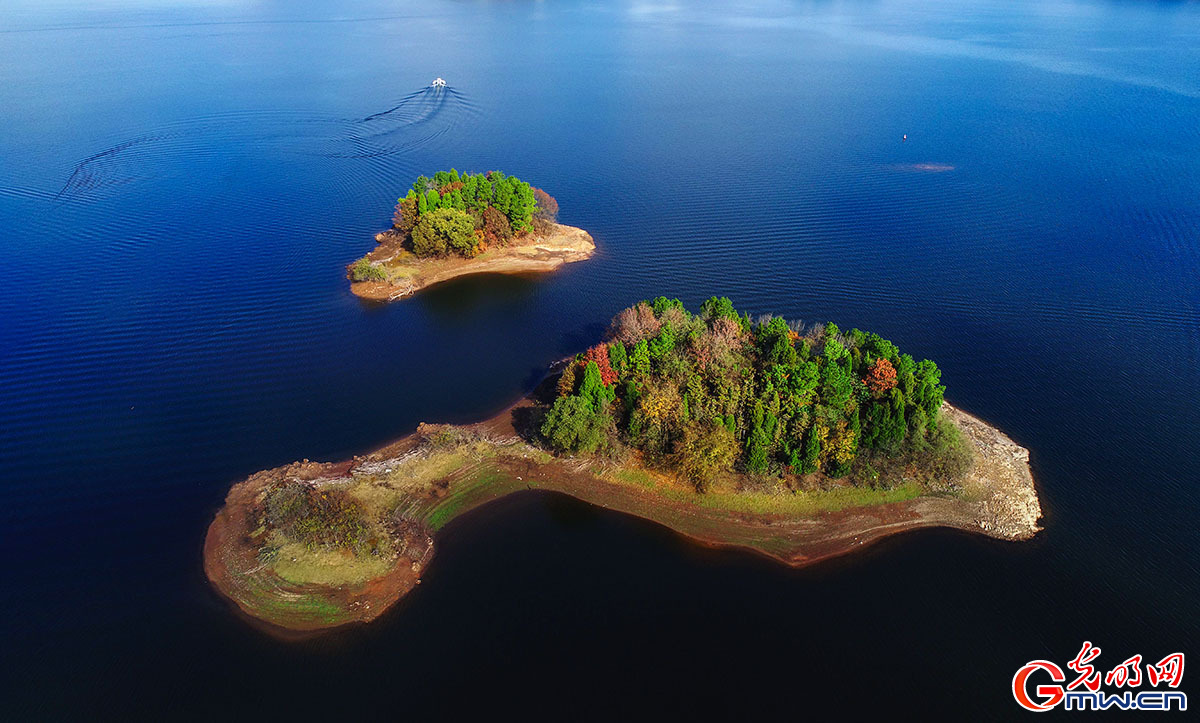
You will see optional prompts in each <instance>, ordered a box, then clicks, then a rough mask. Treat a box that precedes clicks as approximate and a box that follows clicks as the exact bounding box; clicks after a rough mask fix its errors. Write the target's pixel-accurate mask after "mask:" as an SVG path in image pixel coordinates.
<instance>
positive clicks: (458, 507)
mask: <svg viewBox="0 0 1200 723" xmlns="http://www.w3.org/2000/svg"><path fill="white" fill-rule="evenodd" d="M531 407H532V402H530V401H529V400H528V399H524V400H522V401H520V402H519V403H517V404H516V405H514V406H513V407H511V408H509V409H508V410H505V411H504V412H502V413H500V414H499V415H497V416H495V417H493V418H491V419H489V420H486V421H484V422H480V423H477V424H473V425H463V426H458V427H454V426H450V425H421V426H420V427H419V428H418V430H417V431H416V432H414V433H413V434H411V435H408V436H406V437H404V438H402V439H399V440H397V441H396V442H393V443H392V444H389V445H387V446H385V447H383V448H381V449H379V450H376V451H375V452H372V453H370V454H367V455H364V456H361V457H355V458H354V459H352V460H347V461H343V462H340V463H316V462H308V461H304V462H296V463H293V464H291V465H285V466H283V467H278V468H275V469H271V470H265V471H263V472H259V473H257V474H255V475H252V476H251V477H249V478H248V479H246V480H244V481H242V482H239V483H238V484H235V485H234V486H233V488H232V489H231V490H230V491H229V495H228V497H227V499H226V502H225V506H224V507H223V508H222V509H221V510H220V511H219V512H218V513H217V515H216V517H215V519H214V520H213V522H212V525H211V526H210V528H209V531H208V536H207V538H206V541H205V547H204V557H205V572H206V573H207V575H208V578H209V580H210V581H211V582H212V583H213V585H214V586H215V587H216V588H217V590H219V591H220V592H221V593H222V594H223V595H224V596H225V597H227V598H229V599H230V600H231V601H233V602H234V603H235V604H236V605H237V607H238V608H239V609H240V610H241V611H242V612H243V613H245V614H246V615H248V616H250V617H252V618H255V619H258V620H262V621H264V622H266V623H268V624H269V625H268V629H274V628H275V627H277V628H279V629H280V630H279V631H277V632H280V631H316V630H321V629H326V628H331V627H336V626H339V625H343V624H346V623H350V622H367V621H370V620H373V619H374V618H375V617H377V616H378V615H379V614H381V613H382V612H383V611H384V610H386V609H387V608H388V607H390V606H391V605H393V604H394V603H395V602H396V601H397V600H399V599H400V598H402V597H403V596H404V595H405V594H406V593H408V592H409V591H410V590H412V589H413V587H414V586H416V585H418V584H420V576H421V573H422V572H423V571H424V569H425V568H426V567H427V566H428V565H429V564H430V562H431V560H432V559H433V557H434V549H435V547H436V545H435V540H436V535H437V530H439V529H441V528H442V527H443V526H444V525H445V524H446V523H448V522H449V521H450V520H452V519H455V518H457V517H459V516H461V515H462V514H464V513H466V512H468V511H470V510H472V509H475V508H478V507H480V506H482V505H485V504H487V503H488V502H490V501H493V500H495V499H499V498H500V497H503V496H506V495H509V494H512V493H514V492H519V491H523V490H526V489H542V490H551V491H555V492H561V493H564V494H567V495H570V496H572V497H575V498H577V499H579V500H582V501H584V502H587V503H590V504H594V505H597V506H601V507H604V508H606V509H611V510H616V511H618V512H624V513H626V514H631V515H636V516H638V517H641V518H644V519H647V520H650V521H652V522H656V523H658V524H661V525H664V526H665V527H668V528H670V529H672V530H674V531H675V532H677V533H679V534H682V535H684V536H686V537H688V538H690V539H692V540H694V541H696V542H698V543H700V544H703V545H707V546H713V547H724V548H742V549H747V550H751V551H753V552H756V553H759V554H763V555H766V556H768V557H771V558H773V559H775V560H778V561H780V562H782V563H785V564H787V565H791V566H794V567H801V566H805V565H810V564H813V563H816V562H819V561H821V560H825V559H828V558H831V557H835V556H838V555H843V554H846V553H849V552H852V551H854V550H858V549H862V548H864V547H866V546H868V545H869V544H871V543H873V542H875V541H877V540H880V539H883V538H885V537H889V536H892V535H896V534H898V533H902V532H907V531H911V530H916V529H921V528H929V527H950V528H955V529H959V530H964V531H967V532H975V533H979V534H983V535H986V536H989V537H993V538H996V539H1001V540H1025V539H1029V538H1031V537H1033V536H1034V535H1035V534H1036V533H1037V532H1038V531H1039V530H1040V529H1041V528H1040V527H1039V526H1038V524H1037V523H1038V519H1039V518H1040V517H1041V508H1040V504H1039V501H1038V497H1037V491H1036V488H1035V486H1034V481H1033V476H1032V474H1031V472H1030V469H1029V452H1028V450H1026V449H1024V448H1023V447H1020V446H1019V445H1017V444H1016V443H1015V442H1013V441H1012V440H1011V439H1009V438H1008V437H1007V436H1006V435H1004V434H1003V433H1002V432H1000V431H999V430H997V429H995V428H993V427H991V426H989V425H987V424H986V423H984V422H983V421H982V420H979V419H978V418H976V417H973V416H971V415H969V414H967V413H965V412H962V411H961V410H958V409H955V408H954V407H951V406H950V405H949V404H947V405H945V407H944V409H945V412H946V414H947V415H948V417H949V418H950V419H951V420H952V421H953V422H954V423H955V424H956V425H957V426H959V428H960V429H962V430H963V432H964V433H965V434H966V436H967V437H968V438H969V439H970V440H971V441H972V443H973V444H974V445H975V451H976V453H977V455H976V463H975V465H974V467H973V468H972V470H971V471H970V472H969V473H968V475H967V477H966V478H965V479H964V481H963V482H962V484H961V486H960V488H959V489H956V490H953V491H946V492H939V493H926V494H922V495H920V496H918V497H915V498H912V499H905V500H902V501H897V502H887V503H883V504H873V505H869V506H861V507H853V506H850V507H846V508H844V509H834V510H829V511H822V512H819V513H816V514H813V515H804V516H789V515H783V514H769V513H751V512H746V511H737V510H732V509H722V508H719V507H714V506H705V505H704V504H702V503H703V502H704V500H703V499H702V498H701V497H700V496H698V495H695V494H694V493H692V494H691V495H690V496H689V495H688V494H685V493H684V492H682V491H681V490H682V488H678V485H676V483H674V482H672V481H670V480H669V479H667V478H665V477H663V476H661V475H659V474H657V473H655V472H653V471H649V470H644V469H641V468H640V467H637V466H636V464H635V463H630V464H626V465H622V466H613V465H611V464H605V463H598V462H597V461H596V460H591V459H576V458H559V457H552V456H550V455H547V454H546V453H545V452H544V451H542V450H540V449H538V448H536V447H533V446H530V445H528V444H527V443H526V442H525V441H524V440H522V439H521V437H520V436H519V435H518V433H517V429H518V427H519V426H520V425H519V422H518V421H517V420H519V418H520V417H521V415H522V414H524V413H526V412H527V411H528V410H530V409H531ZM448 432H450V433H454V434H459V435H467V436H469V438H470V439H471V440H473V441H472V442H471V444H472V445H474V446H473V447H470V449H471V450H474V451H473V452H470V453H469V454H467V455H466V456H465V457H462V456H461V455H460V457H461V464H459V463H457V462H456V464H457V466H455V467H453V468H449V469H448V471H445V474H441V473H440V472H439V474H440V475H441V476H440V477H438V478H437V479H432V480H431V481H430V483H429V484H427V485H425V486H424V487H421V488H420V489H414V490H413V491H402V492H397V493H396V494H397V495H398V497H397V499H399V500H401V501H402V504H400V505H399V506H398V509H403V511H404V516H405V519H406V520H408V521H410V522H411V523H412V524H414V525H417V526H419V529H420V530H422V532H421V533H420V536H421V537H422V538H423V539H420V540H415V541H414V540H407V541H406V544H405V545H403V549H404V552H403V554H397V555H396V556H395V559H394V560H393V561H391V563H390V568H389V570H388V572H387V573H386V574H384V575H381V576H378V577H375V578H372V579H370V580H365V581H361V582H360V583H356V584H348V585H333V586H327V585H313V584H302V585H296V584H291V583H288V582H286V581H284V580H282V579H280V578H279V577H278V576H276V575H275V574H273V573H272V572H271V571H270V570H269V569H267V568H266V567H265V566H264V565H263V564H262V563H261V562H260V561H259V559H258V555H259V543H258V542H256V541H255V540H254V539H252V535H251V534H249V533H250V532H251V527H252V526H253V525H255V524H257V523H256V522H255V520H254V510H255V509H256V505H259V504H261V500H262V498H263V495H265V491H266V490H267V489H268V488H269V487H271V486H272V485H274V484H278V483H280V482H283V481H291V482H295V481H303V482H304V483H305V484H308V485H311V486H313V487H314V488H317V489H326V488H329V489H332V488H338V487H340V488H345V487H346V486H347V485H352V484H357V483H361V481H362V480H364V479H370V480H375V479H377V478H379V479H386V475H387V474H390V473H391V470H393V469H394V468H397V467H400V466H403V465H409V466H412V465H414V464H418V465H419V464H422V463H423V460H424V459H425V458H426V457H428V458H429V459H431V460H432V459H433V456H434V453H433V452H431V451H430V450H431V449H433V447H431V443H430V440H431V439H435V438H437V437H438V436H439V435H443V434H446V433H448ZM422 455H425V457H423V456H422ZM460 457H456V458H455V459H460ZM622 475H638V476H639V479H643V480H645V481H643V482H641V483H637V484H633V483H629V482H628V481H622ZM380 484H383V485H384V486H386V487H388V488H389V489H392V485H391V483H389V482H382V483H380ZM396 514H399V513H396Z"/></svg>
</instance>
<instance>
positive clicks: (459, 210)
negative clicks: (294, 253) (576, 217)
mask: <svg viewBox="0 0 1200 723" xmlns="http://www.w3.org/2000/svg"><path fill="white" fill-rule="evenodd" d="M375 240H376V242H378V245H377V246H376V247H375V248H374V249H373V250H372V251H371V252H370V253H369V254H367V255H366V256H364V257H362V258H360V259H358V260H357V261H355V262H354V263H352V264H350V265H349V266H348V267H347V269H346V275H347V276H348V277H349V279H350V281H351V284H350V290H351V291H352V292H353V293H354V294H356V295H358V296H361V297H363V298H367V299H375V300H381V301H391V300H394V299H399V298H403V297H405V296H409V295H411V294H414V293H416V292H417V291H420V290H421V289H423V288H425V287H427V286H432V285H433V284H437V283H441V282H443V281H448V280H450V279H453V278H456V277H459V276H464V275H467V274H479V273H526V272H541V271H552V270H554V269H556V268H558V267H559V266H561V265H562V264H565V263H570V262H572V261H582V260H583V259H586V258H588V257H590V256H591V255H592V254H593V253H595V251H596V245H595V243H594V242H593V241H592V237H591V235H590V234H588V233H587V232H586V231H584V230H583V229H579V228H575V227H573V226H564V225H562V224H560V223H558V201H556V200H555V199H554V197H553V196H551V195H550V194H548V193H546V192H545V191H543V190H542V189H540V188H534V187H533V186H530V185H529V184H528V183H526V182H524V181H522V180H520V179H519V178H517V177H515V176H506V175H504V174H503V173H501V172H499V171H491V172H488V173H463V174H460V173H459V172H458V171H457V170H455V169H453V168H452V169H450V170H449V171H438V172H437V173H435V174H434V175H433V178H429V177H427V176H420V177H419V178H417V180H416V181H415V182H414V183H413V185H412V188H410V189H409V191H408V194H407V195H405V196H404V197H403V198H401V199H399V201H398V202H397V204H396V212H395V214H394V216H393V217H392V227H391V228H390V229H388V230H386V231H383V232H381V233H379V234H376V235H375Z"/></svg>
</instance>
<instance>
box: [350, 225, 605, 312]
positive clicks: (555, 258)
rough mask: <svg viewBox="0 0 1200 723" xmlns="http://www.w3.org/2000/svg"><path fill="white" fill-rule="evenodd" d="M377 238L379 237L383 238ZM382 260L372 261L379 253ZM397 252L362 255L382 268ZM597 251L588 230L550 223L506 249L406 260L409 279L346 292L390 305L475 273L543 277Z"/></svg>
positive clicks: (361, 284) (356, 284)
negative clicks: (544, 229) (544, 230)
mask: <svg viewBox="0 0 1200 723" xmlns="http://www.w3.org/2000/svg"><path fill="white" fill-rule="evenodd" d="M383 236H384V234H380V236H379V237H377V239H378V238H380V237H383ZM381 252H382V255H383V256H384V257H385V259H372V257H373V256H375V255H376V254H380V253H381ZM398 253H401V252H400V251H399V250H392V249H389V248H387V247H386V246H381V247H380V248H378V249H376V250H375V251H373V252H372V253H371V254H368V255H367V257H366V258H367V259H369V260H371V261H372V263H373V264H377V265H381V266H386V264H387V263H388V262H390V261H392V260H393V258H394V256H389V254H393V255H394V254H398ZM595 253H596V242H595V239H593V238H592V235H591V234H590V233H588V232H587V231H584V230H583V229H581V228H577V227H575V226H567V225H565V224H560V223H554V224H552V225H551V228H550V231H549V232H548V233H544V234H538V233H530V234H528V235H527V236H524V237H519V238H517V239H515V240H514V241H513V242H512V243H511V244H509V245H507V246H501V247H498V248H494V249H489V250H488V251H485V252H484V253H482V254H480V255H479V256H476V257H474V258H470V259H464V258H455V257H446V258H436V259H416V258H412V259H409V260H408V261H407V263H408V266H407V267H406V268H405V272H406V273H408V274H409V275H406V276H402V277H400V278H392V279H389V280H387V281H353V280H352V281H351V282H350V293H352V294H354V295H355V296H357V297H359V298H360V299H365V300H368V301H378V302H389V301H397V300H400V299H404V298H407V297H409V296H413V295H415V294H417V293H419V292H421V291H424V290H425V289H428V288H430V287H431V286H436V285H437V284H442V283H445V282H447V281H452V280H454V279H458V278H461V277H463V276H470V275H474V274H542V273H549V272H551V271H556V270H557V269H559V268H560V267H562V266H563V265H565V264H570V263H575V262H578V261H584V260H587V259H589V258H591V257H592V256H593V255H595Z"/></svg>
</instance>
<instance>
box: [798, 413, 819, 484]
mask: <svg viewBox="0 0 1200 723" xmlns="http://www.w3.org/2000/svg"><path fill="white" fill-rule="evenodd" d="M820 459H821V437H820V433H819V432H818V430H817V425H815V424H814V425H813V426H811V427H809V428H808V436H807V437H806V438H805V440H804V456H803V457H802V458H801V460H800V472H801V473H803V474H811V473H813V472H816V471H817V464H818V462H819V460H820Z"/></svg>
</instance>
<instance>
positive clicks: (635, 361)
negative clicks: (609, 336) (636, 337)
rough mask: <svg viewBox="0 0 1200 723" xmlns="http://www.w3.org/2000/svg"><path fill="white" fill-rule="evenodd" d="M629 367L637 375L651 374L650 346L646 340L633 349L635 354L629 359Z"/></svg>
mask: <svg viewBox="0 0 1200 723" xmlns="http://www.w3.org/2000/svg"><path fill="white" fill-rule="evenodd" d="M629 366H630V368H631V369H632V370H633V372H634V373H635V374H649V373H650V345H649V344H648V343H647V342H646V340H645V339H642V340H641V341H639V342H638V343H637V344H636V345H635V346H634V347H633V354H631V355H630V357H629Z"/></svg>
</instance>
